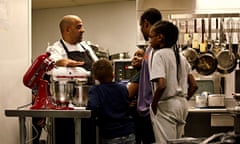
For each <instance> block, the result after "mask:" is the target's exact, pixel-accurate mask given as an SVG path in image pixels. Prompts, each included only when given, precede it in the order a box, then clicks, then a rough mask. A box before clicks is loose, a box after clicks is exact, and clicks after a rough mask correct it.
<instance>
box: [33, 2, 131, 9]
mask: <svg viewBox="0 0 240 144" xmlns="http://www.w3.org/2000/svg"><path fill="white" fill-rule="evenodd" d="M119 1H129V0H32V9H33V10H37V9H48V8H60V7H71V6H79V5H89V4H98V3H106V2H119Z"/></svg>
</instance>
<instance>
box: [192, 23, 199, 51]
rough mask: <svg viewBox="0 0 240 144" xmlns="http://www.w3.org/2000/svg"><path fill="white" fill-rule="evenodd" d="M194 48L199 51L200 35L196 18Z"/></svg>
mask: <svg viewBox="0 0 240 144" xmlns="http://www.w3.org/2000/svg"><path fill="white" fill-rule="evenodd" d="M192 48H194V49H195V50H196V51H197V52H198V51H199V35H198V32H197V19H194V33H193V38H192Z"/></svg>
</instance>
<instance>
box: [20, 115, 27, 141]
mask: <svg viewBox="0 0 240 144" xmlns="http://www.w3.org/2000/svg"><path fill="white" fill-rule="evenodd" d="M19 124H20V125H19V126H20V128H19V129H20V144H25V141H26V135H25V133H26V127H25V117H23V116H19Z"/></svg>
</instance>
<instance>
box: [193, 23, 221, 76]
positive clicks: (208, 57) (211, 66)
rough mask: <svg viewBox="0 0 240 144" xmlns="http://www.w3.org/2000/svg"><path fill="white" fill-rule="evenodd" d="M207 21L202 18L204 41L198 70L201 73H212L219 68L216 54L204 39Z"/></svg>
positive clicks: (201, 45) (201, 46)
mask: <svg viewBox="0 0 240 144" xmlns="http://www.w3.org/2000/svg"><path fill="white" fill-rule="evenodd" d="M204 33H205V21H204V19H202V42H201V44H200V52H201V54H200V55H199V58H198V61H197V66H196V70H197V72H198V73H199V74H201V75H210V74H212V73H214V72H215V70H216V68H217V59H216V57H215V55H214V54H213V53H212V52H211V51H209V50H208V49H207V43H206V40H205V39H204Z"/></svg>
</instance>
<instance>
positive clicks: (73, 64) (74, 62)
mask: <svg viewBox="0 0 240 144" xmlns="http://www.w3.org/2000/svg"><path fill="white" fill-rule="evenodd" d="M84 64H85V63H84V61H74V60H69V61H68V64H67V67H76V66H82V65H84Z"/></svg>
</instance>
